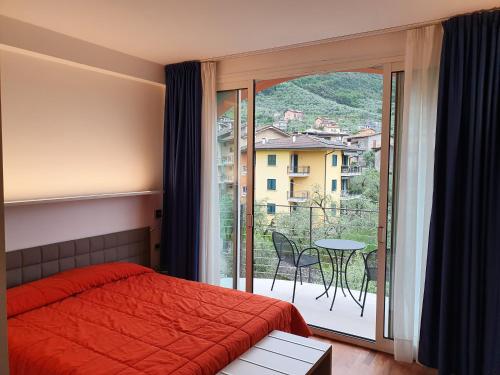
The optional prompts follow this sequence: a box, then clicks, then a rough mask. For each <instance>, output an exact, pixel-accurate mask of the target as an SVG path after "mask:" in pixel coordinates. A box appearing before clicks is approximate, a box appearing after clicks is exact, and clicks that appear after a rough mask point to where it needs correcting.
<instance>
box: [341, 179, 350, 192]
mask: <svg viewBox="0 0 500 375" xmlns="http://www.w3.org/2000/svg"><path fill="white" fill-rule="evenodd" d="M348 188H349V182H348V180H347V178H343V179H342V191H345V192H347V190H348Z"/></svg>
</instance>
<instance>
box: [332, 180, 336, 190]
mask: <svg viewBox="0 0 500 375" xmlns="http://www.w3.org/2000/svg"><path fill="white" fill-rule="evenodd" d="M332 191H337V180H332Z"/></svg>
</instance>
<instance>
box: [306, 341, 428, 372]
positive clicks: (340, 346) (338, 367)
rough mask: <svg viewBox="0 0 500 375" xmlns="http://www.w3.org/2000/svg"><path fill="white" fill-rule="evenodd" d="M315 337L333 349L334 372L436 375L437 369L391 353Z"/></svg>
mask: <svg viewBox="0 0 500 375" xmlns="http://www.w3.org/2000/svg"><path fill="white" fill-rule="evenodd" d="M314 338H315V339H318V340H321V341H324V342H329V343H331V344H332V346H333V350H332V353H333V355H332V359H333V360H332V374H335V375H337V374H342V375H359V374H361V375H375V374H376V375H382V374H383V375H385V374H387V375H389V374H390V375H413V374H415V375H436V374H437V371H435V370H432V369H428V368H425V367H423V366H420V365H419V364H417V363H413V364H407V363H400V362H396V361H395V360H394V357H393V356H392V355H389V354H385V353H380V352H376V351H373V350H370V349H366V348H361V347H359V346H354V345H349V344H345V343H342V342H338V341H331V340H327V339H324V338H320V337H314Z"/></svg>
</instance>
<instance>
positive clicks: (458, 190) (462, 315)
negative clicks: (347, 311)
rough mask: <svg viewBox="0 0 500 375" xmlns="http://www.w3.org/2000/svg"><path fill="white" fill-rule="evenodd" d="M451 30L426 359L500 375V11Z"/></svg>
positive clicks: (444, 69)
mask: <svg viewBox="0 0 500 375" xmlns="http://www.w3.org/2000/svg"><path fill="white" fill-rule="evenodd" d="M443 27H444V39H443V50H442V54H441V70H440V77H439V99H438V115H437V127H436V157H435V166H434V197H433V207H432V216H431V226H430V235H429V248H428V249H429V250H428V261H427V275H426V281H425V292H424V302H423V310H422V325H421V331H420V345H419V360H420V362H422V363H423V364H425V365H427V366H430V367H435V368H438V369H439V373H440V374H457V375H460V374H474V375H475V374H500V217H499V215H500V12H499V11H491V12H480V13H475V14H471V15H465V16H460V17H455V18H452V19H450V20H448V21H446V22H444V23H443Z"/></svg>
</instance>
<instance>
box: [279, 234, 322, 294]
mask: <svg viewBox="0 0 500 375" xmlns="http://www.w3.org/2000/svg"><path fill="white" fill-rule="evenodd" d="M272 237H273V244H274V249H275V250H276V254H277V255H278V265H277V266H276V272H275V273H274V278H273V284H272V285H271V290H273V288H274V282H275V281H276V276H277V275H278V271H279V268H280V265H281V264H282V263H285V264H288V265H289V266H291V267H295V279H294V282H293V295H292V303H293V302H294V301H295V287H296V285H297V272H298V273H299V274H300V285H302V268H309V267H311V266H314V265H316V264H317V265H318V266H319V271H320V273H321V278H322V279H323V285H324V287H325V291H327V287H326V282H325V275H324V274H323V268H322V267H321V259H320V257H319V250H318V249H317V248H315V247H308V248H306V249H303V250H302V251H299V249H298V247H297V244H296V243H295V242H293V241H292V240H290V239H288V238H287V237H286V236H285V235H284V234H283V233H279V232H273V234H272ZM312 250H314V252H315V253H316V254H315V255H310V254H305V252H306V251H312ZM326 296H327V297H328V291H327V292H326Z"/></svg>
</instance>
